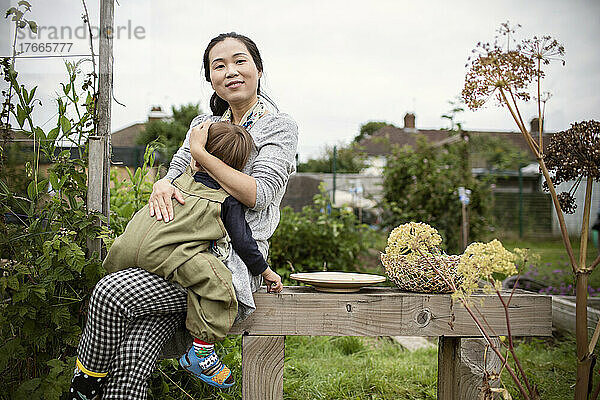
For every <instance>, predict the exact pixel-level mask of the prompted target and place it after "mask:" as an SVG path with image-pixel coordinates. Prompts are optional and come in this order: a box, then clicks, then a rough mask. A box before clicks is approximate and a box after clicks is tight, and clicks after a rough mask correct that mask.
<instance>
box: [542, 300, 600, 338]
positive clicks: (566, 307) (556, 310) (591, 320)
mask: <svg viewBox="0 0 600 400" xmlns="http://www.w3.org/2000/svg"><path fill="white" fill-rule="evenodd" d="M587 318H588V335H589V336H591V335H592V334H593V333H594V329H596V324H597V323H598V320H599V319H600V311H599V310H597V309H595V308H592V307H588V308H587ZM552 325H553V326H554V328H556V329H558V330H561V331H566V332H571V333H572V334H575V301H571V300H570V299H568V298H563V296H552Z"/></svg>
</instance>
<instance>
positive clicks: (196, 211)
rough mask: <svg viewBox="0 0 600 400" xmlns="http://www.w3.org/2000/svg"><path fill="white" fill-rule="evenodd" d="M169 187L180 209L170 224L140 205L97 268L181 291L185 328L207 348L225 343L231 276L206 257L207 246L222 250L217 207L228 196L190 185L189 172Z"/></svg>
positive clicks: (231, 309) (233, 303) (232, 303)
mask: <svg viewBox="0 0 600 400" xmlns="http://www.w3.org/2000/svg"><path fill="white" fill-rule="evenodd" d="M173 184H174V185H175V186H176V187H177V188H178V189H179V190H180V191H181V193H182V194H183V198H184V199H185V204H184V205H181V204H180V203H179V202H178V201H173V213H174V216H175V218H174V219H173V220H172V221H170V222H168V223H164V222H163V221H157V220H156V218H155V217H150V213H149V210H148V205H146V206H145V207H144V208H142V209H141V210H139V211H138V212H137V213H136V214H135V215H134V216H133V218H132V220H131V221H130V222H129V224H127V227H126V228H125V232H123V234H122V235H121V236H119V237H118V238H117V239H115V241H114V243H113V245H112V246H111V248H110V251H109V252H108V255H107V256H106V259H105V260H104V263H103V264H102V265H103V266H104V268H105V269H106V270H107V271H108V272H115V271H120V270H122V269H126V268H131V267H138V268H142V269H145V270H146V271H148V272H152V273H154V274H157V275H160V276H162V277H164V278H165V279H167V280H169V281H172V282H177V283H178V284H180V285H181V286H183V287H184V288H186V289H187V291H188V300H187V302H188V305H187V318H186V327H187V329H188V331H189V332H190V334H192V336H194V337H196V338H199V339H201V340H204V341H207V342H211V343H213V342H216V341H219V340H222V339H224V338H225V336H226V335H227V332H228V331H229V329H230V328H231V326H232V325H233V321H234V319H235V316H236V314H237V299H236V296H235V291H234V288H233V284H232V282H231V272H230V271H229V269H228V268H227V267H226V266H225V264H223V262H222V261H221V260H220V259H219V258H217V257H216V256H215V255H213V253H212V252H211V251H210V242H211V241H216V242H218V244H219V246H218V247H219V248H227V247H228V243H229V237H228V236H227V231H226V230H225V227H224V225H223V221H222V220H221V204H222V203H223V201H224V200H225V199H226V198H227V197H228V196H229V195H228V194H227V192H225V191H224V190H223V189H219V190H215V189H211V188H208V187H206V186H204V185H203V184H201V183H198V182H195V181H194V177H193V176H192V173H191V169H190V168H189V167H188V168H187V170H186V171H185V172H184V173H183V174H182V175H180V176H179V177H178V178H177V179H175V180H174V181H173Z"/></svg>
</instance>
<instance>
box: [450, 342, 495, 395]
mask: <svg viewBox="0 0 600 400" xmlns="http://www.w3.org/2000/svg"><path fill="white" fill-rule="evenodd" d="M492 342H493V343H494V346H496V347H497V348H500V347H501V344H500V340H499V339H498V338H492ZM501 367H502V362H501V361H500V358H499V357H498V356H497V355H496V353H494V352H493V351H492V350H491V349H490V348H489V345H488V343H487V341H486V340H485V339H483V338H476V339H469V338H463V339H461V340H460V364H459V366H458V369H457V370H456V382H457V393H458V394H457V399H461V400H479V399H481V398H482V396H481V391H482V387H487V386H489V387H499V386H500V379H493V377H495V376H496V375H497V374H499V373H500V369H501ZM484 379H487V380H488V381H487V382H484ZM488 394H491V393H488Z"/></svg>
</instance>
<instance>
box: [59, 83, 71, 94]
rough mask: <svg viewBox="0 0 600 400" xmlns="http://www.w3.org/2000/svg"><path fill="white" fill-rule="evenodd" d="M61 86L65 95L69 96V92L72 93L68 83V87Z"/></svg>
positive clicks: (62, 84)
mask: <svg viewBox="0 0 600 400" xmlns="http://www.w3.org/2000/svg"><path fill="white" fill-rule="evenodd" d="M61 86H62V88H63V92H64V93H65V95H67V96H68V95H69V92H70V91H71V84H70V83H67V84H66V85H65V84H64V83H61Z"/></svg>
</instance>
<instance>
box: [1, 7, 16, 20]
mask: <svg viewBox="0 0 600 400" xmlns="http://www.w3.org/2000/svg"><path fill="white" fill-rule="evenodd" d="M16 12H17V8H16V7H11V8H9V9H8V10H6V15H5V16H4V18H8V17H9V16H11V15H13V14H14V13H16Z"/></svg>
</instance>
